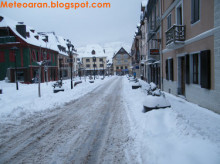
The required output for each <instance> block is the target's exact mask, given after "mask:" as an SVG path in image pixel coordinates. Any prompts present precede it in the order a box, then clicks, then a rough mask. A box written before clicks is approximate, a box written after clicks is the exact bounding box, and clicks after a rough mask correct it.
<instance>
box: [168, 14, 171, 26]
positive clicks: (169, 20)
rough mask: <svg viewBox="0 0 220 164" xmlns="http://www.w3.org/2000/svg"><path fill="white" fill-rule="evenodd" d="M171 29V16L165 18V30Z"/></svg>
mask: <svg viewBox="0 0 220 164" xmlns="http://www.w3.org/2000/svg"><path fill="white" fill-rule="evenodd" d="M170 27H171V14H170V15H168V16H167V29H169V28H170Z"/></svg>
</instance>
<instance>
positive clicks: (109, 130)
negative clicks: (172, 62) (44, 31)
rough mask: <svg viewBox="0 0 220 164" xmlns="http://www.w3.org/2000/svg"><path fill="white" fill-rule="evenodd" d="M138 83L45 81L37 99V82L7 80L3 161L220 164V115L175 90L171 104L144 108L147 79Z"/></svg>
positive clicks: (0, 133) (0, 139) (0, 127)
mask: <svg viewBox="0 0 220 164" xmlns="http://www.w3.org/2000/svg"><path fill="white" fill-rule="evenodd" d="M139 82H140V84H141V85H142V88H139V89H132V87H131V86H132V82H129V80H128V79H127V78H126V77H125V76H124V77H121V76H120V77H119V76H112V77H106V78H105V80H100V79H96V80H95V83H93V84H90V83H89V82H88V81H86V82H85V81H83V83H82V84H80V85H77V86H76V87H74V89H73V90H71V89H68V88H69V81H68V80H67V81H64V86H63V87H64V88H65V89H66V90H65V92H59V93H56V94H54V93H52V92H49V91H50V88H51V87H50V86H49V85H48V86H47V85H46V84H44V85H42V88H43V89H44V92H43V94H42V95H43V96H42V98H38V97H37V96H36V94H35V92H33V90H32V91H31V90H30V91H28V89H27V88H29V87H32V88H35V87H36V86H37V85H36V84H32V85H31V86H29V85H26V84H20V85H21V90H19V92H13V90H14V85H11V84H10V83H9V84H8V83H4V82H3V81H2V82H1V85H2V86H4V88H5V90H4V91H5V92H4V94H2V95H1V97H0V100H1V101H0V105H1V106H2V111H1V113H0V163H77V164H78V163H115V164H116V163H117V164H118V163H129V164H134V163H140V164H141V163H149V164H164V163H170V164H176V163H179V164H195V163H199V164H207V163H208V164H218V163H219V161H220V116H219V115H218V114H216V113H214V112H212V111H209V110H208V109H205V108H202V107H200V106H198V105H196V104H193V103H190V102H187V101H186V100H184V99H182V98H179V97H176V96H173V95H170V94H168V93H166V97H167V100H168V101H169V102H170V104H171V108H166V109H157V110H152V111H149V112H147V113H143V102H144V101H145V100H146V99H147V98H148V96H147V94H146V91H145V90H144V88H145V87H146V86H148V84H147V83H146V82H144V81H142V80H140V81H139ZM47 88H48V89H47ZM46 91H47V92H46ZM76 93H77V94H76ZM16 94H20V95H22V96H21V97H17V100H16V99H12V100H10V98H9V97H12V96H14V95H15V96H16ZM25 95H26V97H29V99H28V98H27V100H26V103H23V104H22V103H19V102H20V101H21V99H22V97H24V96H25ZM45 96H46V97H45ZM61 97H62V99H61ZM69 97H70V98H69ZM6 100H7V101H8V102H10V101H14V104H13V105H8V106H7V105H5V102H6ZM10 103H12V102H10ZM37 104H39V105H38V108H37V107H36V106H37ZM9 108H12V109H11V110H9Z"/></svg>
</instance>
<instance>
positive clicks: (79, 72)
mask: <svg viewBox="0 0 220 164" xmlns="http://www.w3.org/2000/svg"><path fill="white" fill-rule="evenodd" d="M78 74H79V77H80V80H81V63H80V62H79V71H78Z"/></svg>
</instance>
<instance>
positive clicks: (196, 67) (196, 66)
mask: <svg viewBox="0 0 220 164" xmlns="http://www.w3.org/2000/svg"><path fill="white" fill-rule="evenodd" d="M193 83H194V84H199V54H194V55H193Z"/></svg>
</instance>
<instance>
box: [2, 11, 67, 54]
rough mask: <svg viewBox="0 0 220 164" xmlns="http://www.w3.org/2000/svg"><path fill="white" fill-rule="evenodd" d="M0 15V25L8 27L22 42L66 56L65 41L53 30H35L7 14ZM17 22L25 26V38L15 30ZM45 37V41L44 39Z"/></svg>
mask: <svg viewBox="0 0 220 164" xmlns="http://www.w3.org/2000/svg"><path fill="white" fill-rule="evenodd" d="M0 17H2V18H3V19H2V20H1V22H0V27H6V28H10V29H11V30H12V31H13V32H14V33H15V35H17V36H18V37H19V38H21V39H22V40H23V41H24V42H26V43H28V44H30V45H34V46H38V47H42V48H47V49H50V50H54V51H57V52H59V53H60V54H62V55H66V56H68V48H67V41H66V40H65V39H64V38H63V37H61V36H57V35H55V32H37V31H36V30H34V28H32V27H30V26H28V25H25V24H24V23H19V22H17V21H15V20H12V19H10V18H8V17H7V16H4V15H0ZM19 24H23V25H25V26H26V33H29V36H27V37H26V38H25V37H23V36H22V35H21V34H20V33H19V32H18V31H17V30H16V25H19ZM37 38H38V39H37ZM45 39H46V40H47V41H45Z"/></svg>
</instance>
